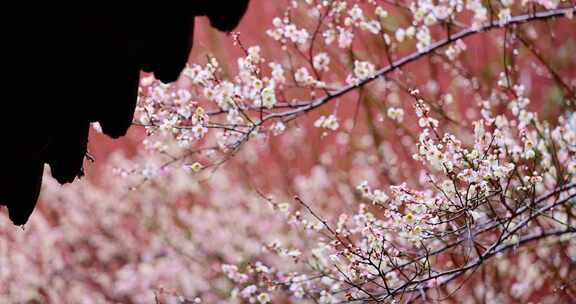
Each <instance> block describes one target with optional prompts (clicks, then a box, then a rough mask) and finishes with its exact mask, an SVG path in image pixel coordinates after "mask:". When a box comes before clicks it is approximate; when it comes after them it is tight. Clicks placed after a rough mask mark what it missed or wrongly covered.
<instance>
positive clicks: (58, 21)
mask: <svg viewBox="0 0 576 304" xmlns="http://www.w3.org/2000/svg"><path fill="white" fill-rule="evenodd" d="M192 3H193V4H192V5H190V6H192V8H183V7H179V8H172V9H170V10H168V9H159V7H146V8H142V9H138V10H133V11H131V12H127V11H122V12H114V13H110V12H106V13H92V11H90V13H83V12H75V13H72V12H62V13H58V14H53V13H52V12H51V13H44V12H34V13H30V12H28V11H24V12H13V14H14V16H13V18H11V19H10V21H9V22H6V24H2V25H3V29H2V30H1V31H3V32H5V33H3V35H2V36H3V39H2V45H3V49H4V52H7V54H5V55H4V56H2V57H3V59H2V65H1V67H2V70H1V71H2V74H3V76H4V77H3V78H4V79H5V80H2V82H1V83H2V89H3V91H4V94H3V97H2V100H3V101H2V104H1V107H0V109H1V110H0V111H1V112H0V113H3V114H2V115H1V116H0V121H1V122H0V123H1V125H0V130H1V131H0V132H2V143H1V144H0V160H1V161H2V166H1V167H0V204H1V205H5V206H7V207H8V211H9V216H10V219H11V220H12V221H13V223H14V224H16V225H23V224H25V223H26V222H27V220H28V218H29V216H30V214H31V213H32V211H33V210H34V207H35V205H36V201H37V199H38V195H39V192H40V187H41V182H42V172H43V168H44V164H45V163H46V164H48V165H49V166H50V168H51V172H52V176H53V177H54V178H55V179H56V180H57V181H58V182H60V183H62V184H63V183H69V182H72V181H73V180H74V179H75V178H76V177H77V176H82V175H83V169H82V164H83V162H84V158H85V155H86V148H87V143H88V130H89V124H90V122H95V121H97V122H99V123H100V125H101V126H102V130H103V132H104V133H105V134H107V135H109V136H111V137H113V138H117V137H119V136H122V135H124V134H125V133H126V131H127V130H128V127H129V126H130V124H131V122H132V118H133V114H134V108H135V105H136V98H137V90H138V82H139V73H140V70H144V71H146V72H153V73H154V75H155V76H156V78H157V79H159V80H161V81H163V82H172V81H175V80H176V79H177V78H178V76H179V74H180V72H181V70H182V69H183V68H184V66H185V64H186V61H187V59H188V55H189V53H190V50H191V48H192V36H193V29H194V17H195V16H208V18H209V20H210V23H211V25H212V26H213V27H215V28H217V29H219V30H221V31H231V30H232V29H234V28H235V27H236V25H237V24H238V22H239V21H240V19H241V17H242V16H243V15H244V12H245V11H246V9H247V6H248V0H229V1H225V0H212V1H207V0H196V1H192ZM3 22H5V21H3ZM8 93H9V94H8ZM8 96H9V97H8Z"/></svg>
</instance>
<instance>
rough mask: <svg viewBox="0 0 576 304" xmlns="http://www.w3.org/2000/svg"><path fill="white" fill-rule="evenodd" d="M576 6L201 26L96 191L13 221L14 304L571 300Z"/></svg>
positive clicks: (297, 15) (90, 187) (0, 263)
mask: <svg viewBox="0 0 576 304" xmlns="http://www.w3.org/2000/svg"><path fill="white" fill-rule="evenodd" d="M575 5H576V3H575V2H574V1H541V0H538V1H513V0H509V1H474V0H467V1H460V0H453V1H445V0H441V1H425V0H418V1H412V0H406V1H404V0H400V1H380V0H379V1H376V0H371V1H352V0H351V1H325V0H306V1H296V0H294V1H288V0H278V1H259V0H252V2H251V4H250V8H249V10H248V13H247V15H246V16H245V17H244V19H243V21H242V22H241V24H240V26H239V28H238V29H237V32H235V33H233V34H230V35H226V34H222V33H219V32H217V31H215V30H213V29H211V28H210V27H209V26H208V22H207V20H205V19H203V18H198V19H197V26H196V32H195V42H194V43H195V44H194V49H193V53H192V54H191V56H190V60H189V66H188V67H187V68H186V70H185V71H184V72H183V74H182V76H181V78H180V80H179V81H178V82H176V83H174V84H170V85H165V84H162V83H160V82H159V81H157V80H155V79H154V78H153V75H147V74H143V75H142V83H141V89H140V100H139V108H138V111H137V114H136V117H135V122H134V126H133V127H132V129H131V130H130V132H129V134H128V135H127V136H126V137H124V138H122V139H119V140H111V139H110V138H107V137H106V136H104V135H102V134H100V133H99V131H98V126H94V128H93V130H91V138H90V145H89V149H90V153H91V155H92V156H93V157H94V158H95V162H86V164H85V169H86V172H87V176H86V177H84V178H82V179H80V180H78V181H76V182H75V183H73V184H68V185H63V186H62V185H59V184H58V183H57V182H56V181H55V180H53V179H52V178H51V177H49V168H47V169H46V170H47V171H46V172H47V173H46V176H45V178H44V185H43V188H42V189H43V190H42V195H41V201H40V202H39V204H38V207H37V209H36V210H35V211H34V213H33V215H32V217H31V219H30V221H29V223H28V224H26V226H24V227H14V226H13V225H12V223H11V222H10V220H9V219H8V217H7V215H6V211H5V210H3V211H2V214H0V303H346V302H350V303H378V302H381V303H408V302H410V303H411V302H416V303H428V302H437V301H440V302H447V303H529V302H532V303H574V302H576V230H575V227H576V226H575V225H576V224H575V220H576V199H575V198H574V197H575V195H576V185H575V183H576V156H575V155H576V116H575V115H574V114H573V111H574V108H575V104H576V95H575V92H576V55H575V54H576V23H575V21H574V18H573V13H574V7H575ZM223 9H225V8H223ZM537 19H538V20H537ZM148 26H153V25H152V24H145V23H144V24H142V30H143V31H146V28H147V27H148ZM466 30H468V31H470V32H469V34H466V35H465V36H462V37H459V36H457V35H458V33H460V32H461V31H466ZM149 38H150V43H151V44H153V43H155V37H149ZM460 38H461V39H460ZM446 39H448V41H447V42H446V43H445V44H442V45H436V43H437V42H438V41H445V40H446ZM410 57H413V60H412V59H411V60H410V61H409V62H404V61H403V60H404V58H410ZM392 62H393V63H394V65H395V68H394V69H390V71H388V70H386V67H387V66H390V65H391V63H392ZM87 69H90V67H89V66H87ZM101 87H102V89H103V90H105V89H106V80H105V79H102V84H101ZM88 106H89V105H88Z"/></svg>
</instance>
